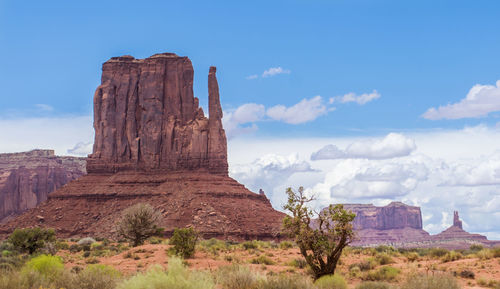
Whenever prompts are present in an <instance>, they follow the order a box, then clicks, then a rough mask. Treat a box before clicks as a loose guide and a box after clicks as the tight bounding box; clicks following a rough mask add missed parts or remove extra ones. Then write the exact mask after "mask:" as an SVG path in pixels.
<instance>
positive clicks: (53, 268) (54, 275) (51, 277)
mask: <svg viewBox="0 0 500 289" xmlns="http://www.w3.org/2000/svg"><path fill="white" fill-rule="evenodd" d="M63 271H64V265H63V263H62V260H61V258H60V257H57V256H50V255H40V256H38V257H35V258H33V259H31V260H30V261H28V262H27V263H26V264H25V265H24V266H23V268H22V269H21V275H22V276H23V277H24V278H29V276H32V275H33V273H35V274H39V275H40V276H41V277H43V278H44V279H45V280H48V281H50V282H54V281H56V280H57V279H58V278H59V277H60V276H61V275H62V274H63Z"/></svg>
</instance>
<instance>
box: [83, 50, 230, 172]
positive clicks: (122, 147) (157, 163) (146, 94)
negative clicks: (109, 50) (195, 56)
mask: <svg viewBox="0 0 500 289" xmlns="http://www.w3.org/2000/svg"><path fill="white" fill-rule="evenodd" d="M215 71H216V69H215V67H211V68H210V71H209V76H208V79H209V81H208V85H209V116H210V118H207V117H205V115H204V113H203V110H202V109H201V108H200V107H199V105H198V99H197V98H195V97H194V95H193V74H194V71H193V66H192V64H191V61H190V60H189V58H187V57H179V56H177V55H175V54H173V53H163V54H156V55H153V56H151V57H149V58H146V59H135V58H133V57H132V56H122V57H113V58H111V59H110V60H109V61H107V62H105V63H104V64H103V67H102V80H101V81H102V83H101V85H100V86H99V87H98V88H97V90H96V92H95V95H94V128H95V142H94V149H93V153H92V154H91V155H90V156H89V159H88V162H87V171H88V172H89V173H91V174H92V173H115V172H119V171H125V170H142V171H154V170H162V171H184V170H187V171H195V170H200V171H207V172H209V173H214V174H222V175H227V168H228V165H227V148H226V135H225V132H224V129H223V128H222V121H221V119H222V108H221V105H220V101H219V88H218V84H217V79H216V76H215Z"/></svg>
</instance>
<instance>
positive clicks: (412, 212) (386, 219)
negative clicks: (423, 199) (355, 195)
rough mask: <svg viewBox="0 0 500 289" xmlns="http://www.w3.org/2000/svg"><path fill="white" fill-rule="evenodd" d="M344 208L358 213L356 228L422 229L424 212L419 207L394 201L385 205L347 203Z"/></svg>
mask: <svg viewBox="0 0 500 289" xmlns="http://www.w3.org/2000/svg"><path fill="white" fill-rule="evenodd" d="M344 208H345V209H347V210H350V211H352V212H353V213H356V218H355V219H354V228H355V229H356V230H363V229H375V230H390V229H403V228H413V229H420V230H421V229H422V214H421V212H420V208H419V207H414V206H408V205H405V204H403V203H401V202H392V203H390V204H389V205H387V206H384V207H376V206H374V205H372V204H368V205H366V204H345V205H344Z"/></svg>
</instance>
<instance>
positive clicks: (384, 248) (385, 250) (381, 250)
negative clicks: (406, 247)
mask: <svg viewBox="0 0 500 289" xmlns="http://www.w3.org/2000/svg"><path fill="white" fill-rule="evenodd" d="M375 251H377V252H379V253H394V252H396V249H395V248H394V247H392V246H386V245H380V246H378V247H376V248H375Z"/></svg>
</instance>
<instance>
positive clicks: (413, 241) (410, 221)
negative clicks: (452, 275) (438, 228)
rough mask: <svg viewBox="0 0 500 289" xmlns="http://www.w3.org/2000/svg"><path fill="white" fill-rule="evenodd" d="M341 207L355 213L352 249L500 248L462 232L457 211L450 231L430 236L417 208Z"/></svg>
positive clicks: (401, 204)
mask: <svg viewBox="0 0 500 289" xmlns="http://www.w3.org/2000/svg"><path fill="white" fill-rule="evenodd" d="M344 208H345V209H347V210H350V211H352V212H353V213H355V214H356V218H355V219H354V230H355V231H356V236H357V238H356V240H355V241H354V242H353V243H352V245H354V246H377V245H391V246H395V247H406V248H412V247H414V248H415V247H418V248H425V247H443V248H448V249H466V248H469V246H470V245H472V244H481V245H484V246H497V245H500V242H498V241H490V240H488V239H487V238H486V237H485V236H482V235H479V234H471V233H468V232H466V231H464V230H463V229H462V221H461V220H460V218H459V216H458V212H457V211H455V212H454V213H453V225H452V226H451V227H450V228H448V229H446V230H445V231H443V232H441V233H439V234H437V235H430V234H429V233H427V232H426V231H425V230H423V229H422V214H421V211H420V208H419V207H415V206H408V205H405V204H403V203H401V202H392V203H390V204H389V205H387V206H383V207H377V206H374V205H372V204H345V205H344Z"/></svg>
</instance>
